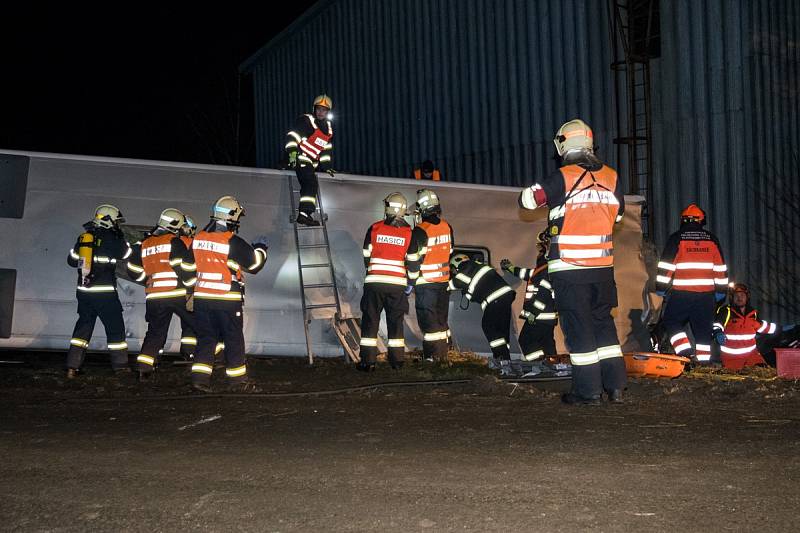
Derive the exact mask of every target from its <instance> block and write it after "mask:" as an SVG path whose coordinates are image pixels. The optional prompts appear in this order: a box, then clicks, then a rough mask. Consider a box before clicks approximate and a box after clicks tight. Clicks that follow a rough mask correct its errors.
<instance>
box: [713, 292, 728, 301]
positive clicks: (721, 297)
mask: <svg viewBox="0 0 800 533" xmlns="http://www.w3.org/2000/svg"><path fill="white" fill-rule="evenodd" d="M725 296H726V295H725V293H724V292H715V293H714V298H715V299H716V300H717V301H718V302H721V301H722V300H724V299H725Z"/></svg>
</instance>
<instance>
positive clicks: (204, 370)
mask: <svg viewBox="0 0 800 533" xmlns="http://www.w3.org/2000/svg"><path fill="white" fill-rule="evenodd" d="M192 372H196V373H198V374H208V375H209V376H210V375H211V374H212V373H213V372H214V368H213V367H212V366H211V365H207V364H205V363H195V364H193V365H192Z"/></svg>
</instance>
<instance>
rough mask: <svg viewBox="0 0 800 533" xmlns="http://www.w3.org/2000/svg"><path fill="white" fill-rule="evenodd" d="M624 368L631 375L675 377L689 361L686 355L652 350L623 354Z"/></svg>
mask: <svg viewBox="0 0 800 533" xmlns="http://www.w3.org/2000/svg"><path fill="white" fill-rule="evenodd" d="M623 356H624V359H625V370H626V371H627V373H628V375H629V376H632V377H648V378H675V377H678V376H680V375H681V372H683V367H684V365H686V363H688V362H689V359H687V358H686V357H680V356H678V355H668V354H663V353H653V352H632V353H626V354H623Z"/></svg>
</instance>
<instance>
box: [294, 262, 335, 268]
mask: <svg viewBox="0 0 800 533" xmlns="http://www.w3.org/2000/svg"><path fill="white" fill-rule="evenodd" d="M329 266H331V264H330V263H309V264H307V265H300V268H323V267H329Z"/></svg>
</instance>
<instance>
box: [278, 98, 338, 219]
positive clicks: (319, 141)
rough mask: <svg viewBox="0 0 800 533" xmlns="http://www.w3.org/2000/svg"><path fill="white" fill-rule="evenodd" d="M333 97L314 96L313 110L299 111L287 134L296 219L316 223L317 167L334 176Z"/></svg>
mask: <svg viewBox="0 0 800 533" xmlns="http://www.w3.org/2000/svg"><path fill="white" fill-rule="evenodd" d="M332 108H333V101H332V100H331V97H330V96H328V95H327V94H321V95H319V96H317V97H316V98H315V99H314V105H313V114H311V115H300V117H298V119H297V121H296V122H295V125H294V128H293V129H292V130H291V131H290V132H289V133H287V134H286V152H287V153H288V154H289V168H293V169H294V170H295V172H296V174H297V180H298V181H299V182H300V206H299V208H298V213H297V223H298V224H303V225H305V226H319V224H320V223H319V221H318V220H314V216H313V215H314V211H316V209H317V191H318V190H319V184H318V183H317V174H316V172H317V170H319V171H321V172H327V173H328V174H330V175H331V176H333V168H332V167H331V163H332V161H331V153H332V150H333V143H332V142H331V139H333V126H332V125H331V121H330V118H329V113H330V110H331V109H332Z"/></svg>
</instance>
